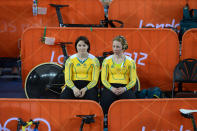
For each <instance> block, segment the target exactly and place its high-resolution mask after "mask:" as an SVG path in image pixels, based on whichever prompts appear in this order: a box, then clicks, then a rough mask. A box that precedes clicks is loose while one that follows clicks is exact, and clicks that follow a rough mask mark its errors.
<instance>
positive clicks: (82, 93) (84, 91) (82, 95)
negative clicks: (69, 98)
mask: <svg viewBox="0 0 197 131" xmlns="http://www.w3.org/2000/svg"><path fill="white" fill-rule="evenodd" d="M86 91H87V88H86V87H84V88H82V89H81V90H80V92H81V95H80V96H79V97H80V98H82V97H84V95H85V93H86Z"/></svg>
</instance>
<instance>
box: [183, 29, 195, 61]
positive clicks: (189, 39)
mask: <svg viewBox="0 0 197 131" xmlns="http://www.w3.org/2000/svg"><path fill="white" fill-rule="evenodd" d="M196 50H197V29H195V28H193V29H189V30H188V31H186V32H185V33H184V35H183V38H182V48H181V60H184V59H187V58H194V59H197V51H196Z"/></svg>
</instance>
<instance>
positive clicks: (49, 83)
mask: <svg viewBox="0 0 197 131" xmlns="http://www.w3.org/2000/svg"><path fill="white" fill-rule="evenodd" d="M64 83H65V82H64V73H63V68H62V67H61V66H60V65H58V64H55V63H42V64H40V65H38V66H36V67H35V68H33V69H32V70H31V71H30V72H29V74H28V76H27V77H26V81H25V94H26V96H27V98H44V99H48V98H59V95H60V93H61V86H63V85H64Z"/></svg>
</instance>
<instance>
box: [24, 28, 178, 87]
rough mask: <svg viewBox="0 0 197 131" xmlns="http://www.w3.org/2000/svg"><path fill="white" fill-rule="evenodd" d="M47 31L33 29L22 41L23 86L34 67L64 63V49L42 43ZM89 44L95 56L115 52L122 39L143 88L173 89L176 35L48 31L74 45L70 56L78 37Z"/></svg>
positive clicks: (69, 48)
mask: <svg viewBox="0 0 197 131" xmlns="http://www.w3.org/2000/svg"><path fill="white" fill-rule="evenodd" d="M43 34H44V28H30V29H28V30H26V31H25V32H24V34H23V37H22V45H21V60H22V77H23V82H24V81H25V78H26V76H27V75H28V73H29V72H30V71H31V69H32V68H33V67H35V66H36V65H38V64H41V63H44V62H56V63H58V64H62V63H63V55H62V50H61V47H60V46H58V45H53V46H51V45H46V44H44V43H42V42H41V41H40V39H41V37H42V36H43ZM80 35H84V36H87V38H88V39H89V40H90V43H91V50H90V53H92V54H93V55H95V56H102V54H103V52H104V51H111V50H112V40H113V38H114V37H115V36H117V35H123V36H125V38H126V39H127V41H128V44H129V48H128V50H126V51H125V54H126V55H129V56H131V57H132V58H133V59H134V60H135V61H136V65H137V72H138V76H139V78H140V82H141V87H142V89H143V88H149V87H154V86H158V87H160V88H161V89H162V90H171V89H172V75H173V70H174V67H175V65H176V64H177V63H178V60H179V43H178V37H177V35H176V33H175V32H173V31H171V30H168V29H129V28H128V29H112V28H110V29H109V28H108V29H106V28H105V29H104V28H94V29H93V30H92V29H90V28H47V30H46V36H47V37H54V38H55V39H56V42H62V41H64V42H73V44H71V45H68V46H67V51H68V54H69V55H72V54H74V53H75V48H74V43H75V40H76V38H77V37H78V36H80Z"/></svg>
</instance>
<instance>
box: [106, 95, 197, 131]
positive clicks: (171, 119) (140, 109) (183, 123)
mask: <svg viewBox="0 0 197 131" xmlns="http://www.w3.org/2000/svg"><path fill="white" fill-rule="evenodd" d="M181 108H184V109H193V110H196V109H197V99H196V98H194V99H143V100H142V99H141V100H140V99H138V100H120V101H116V102H114V103H113V104H112V105H111V106H110V109H109V112H108V125H109V126H108V130H109V131H131V130H132V131H153V130H154V131H162V130H163V131H186V130H188V131H189V130H190V131H192V130H193V126H192V121H191V120H190V119H187V118H184V117H182V116H181V114H180V112H179V109H181ZM194 117H197V113H196V114H195V113H194Z"/></svg>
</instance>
